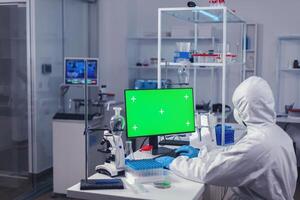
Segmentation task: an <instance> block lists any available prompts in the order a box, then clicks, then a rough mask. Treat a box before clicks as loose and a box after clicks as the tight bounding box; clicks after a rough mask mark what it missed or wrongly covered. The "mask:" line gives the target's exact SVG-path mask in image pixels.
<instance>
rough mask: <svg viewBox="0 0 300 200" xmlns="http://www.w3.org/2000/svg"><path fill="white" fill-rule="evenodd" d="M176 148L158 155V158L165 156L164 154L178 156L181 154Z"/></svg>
mask: <svg viewBox="0 0 300 200" xmlns="http://www.w3.org/2000/svg"><path fill="white" fill-rule="evenodd" d="M175 150H176V149H172V150H170V152H168V153H165V154H161V155H159V156H157V157H156V158H160V157H164V156H170V157H173V158H176V157H178V156H179V155H180V153H176V152H175Z"/></svg>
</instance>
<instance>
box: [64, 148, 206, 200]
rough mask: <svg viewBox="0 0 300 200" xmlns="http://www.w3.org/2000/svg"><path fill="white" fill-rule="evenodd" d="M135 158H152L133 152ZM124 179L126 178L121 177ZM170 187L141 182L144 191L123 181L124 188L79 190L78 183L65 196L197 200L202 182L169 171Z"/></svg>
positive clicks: (108, 198) (202, 190)
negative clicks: (165, 187) (161, 187)
mask: <svg viewBox="0 0 300 200" xmlns="http://www.w3.org/2000/svg"><path fill="white" fill-rule="evenodd" d="M134 156H135V159H139V158H152V157H153V156H152V155H151V154H146V153H143V152H139V151H137V152H135V153H134ZM105 178H106V179H107V178H109V177H108V176H106V175H103V174H99V173H96V174H94V175H92V176H91V177H90V179H105ZM121 179H122V180H126V178H121ZM170 180H171V187H170V188H168V189H158V188H156V187H154V186H153V184H143V185H142V186H143V187H144V189H145V190H147V191H146V192H145V191H143V190H140V189H137V188H135V187H132V186H130V185H129V184H128V183H127V182H126V181H124V186H125V189H123V190H121V189H117V190H80V183H78V184H76V185H74V186H72V187H70V188H69V189H68V190H67V196H68V197H70V198H77V199H87V200H96V199H97V200H98V199H105V200H110V199H114V200H116V199H157V200H183V199H185V200H194V199H195V200H196V199H197V200H198V199H201V197H202V195H203V193H204V184H202V183H197V182H193V181H189V180H187V179H184V178H181V177H178V176H177V175H175V174H173V173H172V172H171V171H170Z"/></svg>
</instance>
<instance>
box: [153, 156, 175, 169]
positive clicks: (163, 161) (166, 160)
mask: <svg viewBox="0 0 300 200" xmlns="http://www.w3.org/2000/svg"><path fill="white" fill-rule="evenodd" d="M173 160H174V158H173V157H170V156H163V157H159V158H155V161H157V162H159V163H160V164H162V165H163V166H164V168H167V169H169V167H170V164H171V163H172V161H173Z"/></svg>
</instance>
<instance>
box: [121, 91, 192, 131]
mask: <svg viewBox="0 0 300 200" xmlns="http://www.w3.org/2000/svg"><path fill="white" fill-rule="evenodd" d="M125 104H126V125H127V136H128V137H144V136H157V135H166V134H176V133H189V132H194V131H195V116H194V97H193V89H192V88H180V89H156V90H125Z"/></svg>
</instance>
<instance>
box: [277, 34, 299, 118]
mask: <svg viewBox="0 0 300 200" xmlns="http://www.w3.org/2000/svg"><path fill="white" fill-rule="evenodd" d="M293 45H294V47H293ZM284 48H285V49H284ZM277 49H278V50H277V67H276V86H277V87H276V88H277V91H276V111H277V113H279V114H280V113H283V111H284V105H285V104H290V103H292V101H293V102H294V103H298V104H299V102H300V86H299V84H300V81H299V75H300V68H293V66H292V65H293V64H292V62H293V60H294V59H298V60H299V61H300V35H298V36H297V35H292V36H282V37H279V38H278V44H277ZM283 49H284V50H283ZM288 85H294V86H296V87H297V89H296V90H285V88H288ZM284 86H285V88H282V87H284Z"/></svg>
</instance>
